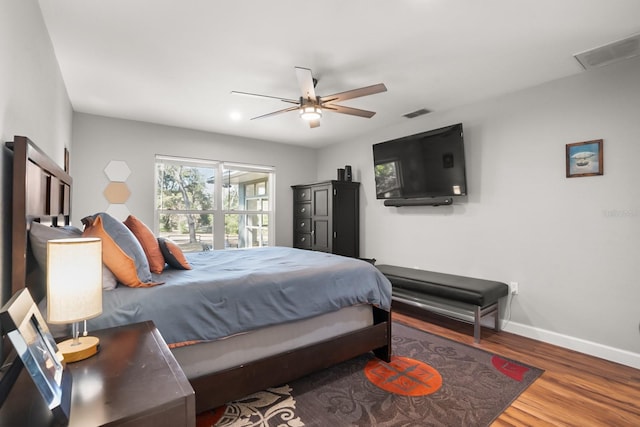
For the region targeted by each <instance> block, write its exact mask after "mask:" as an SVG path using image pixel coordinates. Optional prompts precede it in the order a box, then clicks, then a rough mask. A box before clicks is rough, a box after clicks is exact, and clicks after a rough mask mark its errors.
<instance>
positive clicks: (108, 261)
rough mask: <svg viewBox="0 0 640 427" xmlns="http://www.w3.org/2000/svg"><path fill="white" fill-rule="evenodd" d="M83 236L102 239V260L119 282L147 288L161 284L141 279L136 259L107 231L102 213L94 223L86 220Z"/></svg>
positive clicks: (133, 286)
mask: <svg viewBox="0 0 640 427" xmlns="http://www.w3.org/2000/svg"><path fill="white" fill-rule="evenodd" d="M83 222H84V221H83ZM82 236H83V237H99V238H100V239H102V262H103V263H104V264H105V265H106V266H107V268H108V269H109V270H111V272H112V273H113V275H114V276H116V279H118V282H120V283H122V284H123V285H126V286H130V287H132V288H146V287H151V286H155V285H159V284H160V283H155V282H149V283H144V282H142V281H141V280H140V278H139V277H138V272H137V270H136V264H135V261H134V260H133V258H131V257H130V256H129V255H127V254H126V252H124V251H123V250H122V249H121V248H120V246H118V244H117V243H116V242H115V241H114V240H113V239H112V238H111V236H110V235H109V234H108V233H107V232H106V231H105V229H104V226H103V224H102V217H101V216H100V215H98V216H96V217H95V218H94V219H93V222H92V223H89V222H85V229H84V232H83V233H82Z"/></svg>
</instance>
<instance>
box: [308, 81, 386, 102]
mask: <svg viewBox="0 0 640 427" xmlns="http://www.w3.org/2000/svg"><path fill="white" fill-rule="evenodd" d="M386 91H387V87H386V86H385V85H384V83H378V84H377V85H372V86H366V87H361V88H359V89H352V90H347V91H345V92H340V93H334V94H333V95H328V96H323V97H321V98H320V102H321V103H323V102H340V101H345V100H347V99H353V98H359V97H361V96H367V95H373V94H376V93H380V92H386Z"/></svg>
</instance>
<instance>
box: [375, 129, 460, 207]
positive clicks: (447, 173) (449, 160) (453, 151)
mask: <svg viewBox="0 0 640 427" xmlns="http://www.w3.org/2000/svg"><path fill="white" fill-rule="evenodd" d="M373 161H374V166H375V180H376V197H377V198H378V199H385V200H390V201H391V200H396V201H399V205H401V204H430V203H429V199H433V198H448V199H447V200H448V201H447V202H444V203H443V204H450V203H451V197H453V196H464V195H466V194H467V180H466V172H465V158H464V133H463V130H462V123H458V124H455V125H451V126H447V127H443V128H440V129H435V130H431V131H428V132H422V133H418V134H415V135H410V136H406V137H403V138H398V139H393V140H390V141H385V142H380V143H378V144H374V145H373ZM402 200H405V201H408V202H407V203H402V202H401V201H402ZM412 200H415V201H416V202H415V203H412V202H411V201H412ZM421 201H422V202H424V203H420V202H421ZM385 204H389V205H396V204H394V203H387V202H385Z"/></svg>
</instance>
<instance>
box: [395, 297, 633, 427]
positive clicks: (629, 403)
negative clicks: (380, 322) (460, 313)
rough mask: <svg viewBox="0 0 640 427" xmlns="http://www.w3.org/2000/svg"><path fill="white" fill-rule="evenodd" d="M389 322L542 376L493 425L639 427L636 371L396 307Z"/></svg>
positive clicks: (411, 309) (580, 354)
mask: <svg viewBox="0 0 640 427" xmlns="http://www.w3.org/2000/svg"><path fill="white" fill-rule="evenodd" d="M393 310H394V313H393V319H394V320H395V321H399V322H402V323H405V324H408V325H411V326H414V327H416V328H419V329H422V330H425V331H428V332H431V333H433V334H436V335H440V336H443V337H447V338H450V339H453V340H456V341H459V342H462V343H465V344H469V345H472V346H474V347H478V348H482V349H484V350H487V351H490V352H492V353H496V354H499V355H502V356H505V357H509V358H512V359H514V360H517V361H520V362H523V363H527V364H530V365H533V366H536V367H538V368H541V369H544V370H545V372H544V374H542V376H541V377H540V378H538V380H536V381H535V382H534V383H533V384H532V385H531V386H530V387H529V388H528V389H527V390H525V392H524V393H522V394H521V395H520V397H519V398H518V399H517V400H516V401H515V402H514V403H513V404H512V405H511V406H510V407H509V408H508V409H507V410H506V411H505V412H504V413H502V415H500V417H499V418H498V419H497V420H496V421H495V422H494V423H493V424H492V425H493V426H498V427H500V426H536V427H537V426H580V427H586V426H607V427H613V426H615V427H621V426H640V370H638V369H633V368H630V367H628V366H624V365H620V364H617V363H614V362H609V361H606V360H603V359H599V358H596V357H593V356H588V355H585V354H582V353H578V352H575V351H572V350H567V349H564V348H561V347H557V346H554V345H551V344H546V343H543V342H540V341H535V340H532V339H529V338H525V337H522V336H519V335H515V334H511V333H508V332H504V331H502V332H495V331H493V330H491V329H489V328H483V329H482V339H481V341H480V344H474V342H473V327H472V325H469V324H466V323H464V322H459V321H455V320H451V319H447V318H444V317H441V316H437V315H434V314H430V313H425V312H423V311H421V310H417V309H414V308H412V307H409V306H404V305H400V304H396V303H395V302H394V307H393Z"/></svg>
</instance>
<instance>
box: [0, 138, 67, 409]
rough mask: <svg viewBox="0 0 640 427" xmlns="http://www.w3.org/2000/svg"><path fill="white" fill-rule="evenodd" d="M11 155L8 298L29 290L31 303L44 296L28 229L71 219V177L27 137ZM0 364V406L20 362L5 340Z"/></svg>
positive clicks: (14, 144) (16, 144)
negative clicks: (9, 292)
mask: <svg viewBox="0 0 640 427" xmlns="http://www.w3.org/2000/svg"><path fill="white" fill-rule="evenodd" d="M6 144H7V148H8V149H10V150H11V151H13V173H12V185H11V191H12V193H11V200H12V218H11V295H13V294H15V293H16V292H17V291H19V290H20V289H22V288H25V287H26V288H29V291H30V292H31V295H32V296H33V299H34V300H36V301H40V300H41V299H42V297H43V296H44V294H45V290H46V288H45V285H46V283H45V278H44V274H43V272H42V271H41V270H40V268H38V265H37V263H36V261H35V259H34V258H33V255H32V254H31V250H30V247H29V229H30V227H31V223H32V222H33V221H37V222H40V223H42V224H47V225H53V226H62V225H68V224H69V221H70V218H71V216H70V215H71V184H72V180H71V177H70V176H69V174H68V173H67V172H65V171H64V170H63V169H62V168H60V166H58V165H57V164H56V162H54V161H53V160H51V158H49V157H48V156H47V155H46V154H45V153H44V152H43V151H42V150H40V149H39V148H38V147H37V146H36V145H35V144H34V143H33V142H31V141H30V140H29V139H28V138H27V137H24V136H16V137H14V139H13V141H9V142H7V143H6ZM0 348H1V350H2V351H1V352H0V353H1V354H0V360H2V361H3V362H2V364H3V367H2V368H3V369H0V406H2V403H3V402H4V400H5V398H6V396H7V394H8V393H9V391H10V390H11V387H12V386H13V384H14V382H15V380H16V378H17V377H18V375H19V373H20V370H21V369H22V362H21V361H20V358H18V357H17V355H16V353H15V351H14V352H11V353H10V350H11V348H12V346H11V344H10V343H9V340H8V339H7V338H6V336H5V337H3V339H2V346H1V347H0Z"/></svg>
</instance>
